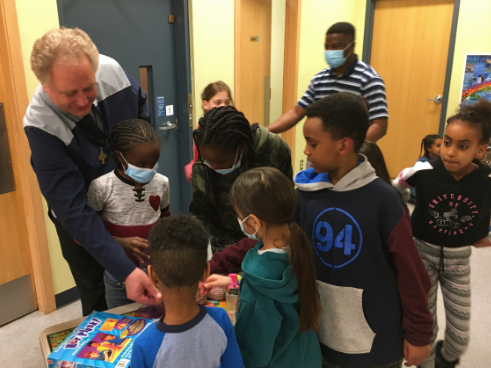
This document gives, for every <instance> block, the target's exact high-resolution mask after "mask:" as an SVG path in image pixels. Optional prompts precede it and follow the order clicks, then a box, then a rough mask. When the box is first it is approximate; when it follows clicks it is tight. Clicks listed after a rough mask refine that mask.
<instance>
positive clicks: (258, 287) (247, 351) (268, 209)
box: [203, 167, 322, 367]
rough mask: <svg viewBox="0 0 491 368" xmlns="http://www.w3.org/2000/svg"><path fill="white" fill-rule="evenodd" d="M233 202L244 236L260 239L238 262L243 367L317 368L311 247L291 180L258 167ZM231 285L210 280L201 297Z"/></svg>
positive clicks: (238, 186)
mask: <svg viewBox="0 0 491 368" xmlns="http://www.w3.org/2000/svg"><path fill="white" fill-rule="evenodd" d="M230 197H231V202H232V205H233V207H234V209H235V211H236V213H237V221H238V224H239V226H240V227H241V229H242V231H243V232H244V234H245V235H246V236H247V237H249V238H252V239H258V240H259V241H258V243H257V245H256V247H255V248H253V249H251V250H250V251H249V252H248V253H247V254H246V256H245V258H244V261H243V262H242V269H243V271H244V277H243V279H242V281H241V285H240V294H239V308H238V312H237V315H236V316H237V323H236V325H235V333H236V335H237V342H238V344H239V348H240V350H241V353H242V358H243V360H244V365H245V366H246V367H286V366H288V367H320V366H321V360H322V357H321V352H320V347H319V341H318V338H317V334H316V330H317V329H318V324H319V317H320V314H321V307H320V298H319V293H318V291H317V287H316V273H315V266H314V261H313V255H312V247H311V245H310V242H309V241H308V239H307V236H306V235H305V233H304V232H303V231H302V229H301V228H300V226H299V225H298V224H297V223H296V222H295V220H294V219H293V218H294V215H295V211H296V208H297V196H296V193H295V190H294V187H293V184H292V182H291V181H290V180H289V179H288V178H287V177H286V176H285V175H284V174H282V173H281V172H280V171H279V170H277V169H275V168H270V167H261V168H255V169H251V170H248V171H247V172H245V173H243V174H242V175H241V176H240V177H239V178H237V180H236V181H235V182H234V184H233V186H232V190H231V194H230ZM230 283H231V279H230V277H229V276H220V275H211V276H210V277H209V278H208V280H207V281H206V282H205V284H204V290H203V291H204V292H205V293H206V291H207V290H209V289H210V288H212V287H228V286H229V285H230Z"/></svg>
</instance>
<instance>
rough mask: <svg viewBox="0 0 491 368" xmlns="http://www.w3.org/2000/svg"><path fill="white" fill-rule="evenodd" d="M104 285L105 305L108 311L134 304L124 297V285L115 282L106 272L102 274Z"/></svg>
mask: <svg viewBox="0 0 491 368" xmlns="http://www.w3.org/2000/svg"><path fill="white" fill-rule="evenodd" d="M104 284H105V285H106V303H107V307H108V308H109V309H113V308H117V307H121V306H123V305H127V304H131V303H134V301H133V300H130V299H128V297H127V296H126V287H125V285H124V283H122V282H119V281H118V280H116V279H115V278H114V276H113V275H111V274H110V273H109V272H108V271H105V272H104Z"/></svg>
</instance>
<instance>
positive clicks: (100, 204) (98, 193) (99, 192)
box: [87, 179, 104, 212]
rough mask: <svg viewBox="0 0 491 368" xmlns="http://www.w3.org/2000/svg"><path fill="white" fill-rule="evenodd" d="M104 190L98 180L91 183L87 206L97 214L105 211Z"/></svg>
mask: <svg viewBox="0 0 491 368" xmlns="http://www.w3.org/2000/svg"><path fill="white" fill-rule="evenodd" d="M103 198H104V188H103V187H102V185H101V183H99V181H98V180H97V179H95V180H93V181H92V183H90V186H89V190H88V191H87V199H88V200H87V204H88V205H89V206H90V207H92V208H93V209H94V210H96V211H97V212H100V211H102V210H103V209H104V201H103Z"/></svg>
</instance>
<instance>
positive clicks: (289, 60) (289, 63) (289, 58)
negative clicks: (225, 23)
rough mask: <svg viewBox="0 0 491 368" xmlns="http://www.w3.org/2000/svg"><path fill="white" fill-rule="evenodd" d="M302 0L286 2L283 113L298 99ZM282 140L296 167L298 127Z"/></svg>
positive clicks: (236, 29) (237, 49)
mask: <svg viewBox="0 0 491 368" xmlns="http://www.w3.org/2000/svg"><path fill="white" fill-rule="evenodd" d="M239 1H240V0H235V3H234V34H235V35H234V59H235V60H234V96H235V99H236V100H237V99H238V98H240V95H238V94H237V93H238V91H239V88H238V85H239V83H240V82H239V78H238V70H239V60H240V51H241V50H240V39H239V36H240V32H239V30H240V10H239V9H240V8H239ZM301 7H302V0H286V12H285V50H284V61H283V96H282V113H283V114H284V113H285V112H287V111H288V110H290V109H291V108H292V106H295V105H296V103H297V101H298V98H297V95H298V60H299V50H300V10H301ZM270 123H271V122H270ZM281 138H283V140H284V141H285V142H286V143H287V144H288V146H289V147H290V150H291V159H292V165H293V166H294V165H295V138H296V127H295V126H294V127H293V128H291V129H289V130H287V131H286V132H283V133H281Z"/></svg>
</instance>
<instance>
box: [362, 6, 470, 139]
mask: <svg viewBox="0 0 491 368" xmlns="http://www.w3.org/2000/svg"><path fill="white" fill-rule="evenodd" d="M376 1H377V0H367V7H366V13H365V36H364V39H363V57H362V60H363V61H364V62H365V63H367V64H370V59H371V56H372V39H373V19H374V15H375V2H376ZM459 12H460V0H454V6H453V15H452V27H451V29H450V42H449V45H448V56H447V68H446V71H445V84H444V86H443V100H442V110H441V113H440V125H439V128H438V134H440V136H442V135H443V132H444V130H445V122H446V117H447V108H448V94H449V90H450V78H451V76H452V66H453V59H454V52H455V39H456V36H457V25H458V21H459Z"/></svg>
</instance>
